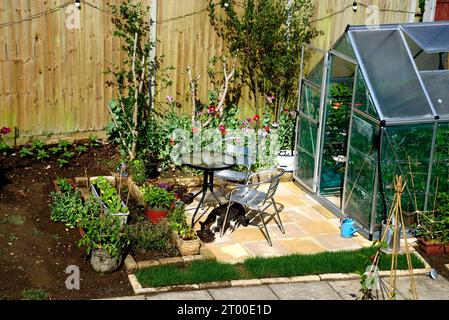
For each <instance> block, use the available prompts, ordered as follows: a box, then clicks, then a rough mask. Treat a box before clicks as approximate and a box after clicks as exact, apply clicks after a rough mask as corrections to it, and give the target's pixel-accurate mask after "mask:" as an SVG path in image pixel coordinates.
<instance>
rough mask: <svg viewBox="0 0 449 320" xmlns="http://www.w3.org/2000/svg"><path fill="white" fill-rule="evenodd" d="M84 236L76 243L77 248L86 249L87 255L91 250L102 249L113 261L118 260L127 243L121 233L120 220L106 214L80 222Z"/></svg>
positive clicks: (125, 236)
mask: <svg viewBox="0 0 449 320" xmlns="http://www.w3.org/2000/svg"><path fill="white" fill-rule="evenodd" d="M80 225H81V227H82V228H83V229H84V232H85V235H84V236H83V237H82V238H81V240H80V241H79V242H78V247H83V246H84V247H86V251H87V254H90V253H91V252H92V250H96V249H103V250H106V252H107V253H108V254H109V255H110V256H111V258H113V259H119V258H120V256H121V255H122V254H123V252H124V251H125V249H126V247H127V245H128V243H129V241H128V238H127V235H126V234H125V233H124V232H122V228H121V223H120V219H119V218H117V217H115V216H112V215H109V214H106V215H100V216H96V217H95V216H89V217H86V218H85V219H83V220H81V223H80Z"/></svg>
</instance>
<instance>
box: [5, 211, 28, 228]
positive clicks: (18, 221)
mask: <svg viewBox="0 0 449 320" xmlns="http://www.w3.org/2000/svg"><path fill="white" fill-rule="evenodd" d="M0 224H10V225H13V226H21V225H24V224H25V218H24V217H22V216H19V215H17V214H13V215H10V216H7V217H5V218H3V219H0Z"/></svg>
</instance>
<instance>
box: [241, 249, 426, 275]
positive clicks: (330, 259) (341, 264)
mask: <svg viewBox="0 0 449 320" xmlns="http://www.w3.org/2000/svg"><path fill="white" fill-rule="evenodd" d="M375 252H376V249H374V248H364V249H360V250H357V251H339V252H323V253H318V254H314V255H300V254H295V255H290V256H285V257H276V258H251V259H248V260H246V261H245V262H244V266H245V269H246V270H247V271H248V273H249V274H250V275H251V276H252V277H253V278H266V277H295V276H307V275H316V274H326V273H363V272H365V270H366V268H367V267H368V266H369V265H370V264H371V259H370V258H371V257H372V256H373V255H374V254H375ZM412 264H413V266H414V268H424V264H423V263H422V262H421V261H420V260H419V259H418V258H417V257H416V256H415V255H412ZM390 265H391V256H390V255H382V256H381V258H380V261H379V269H380V270H390ZM407 268H408V267H407V258H406V256H405V255H400V256H398V269H399V270H404V269H407Z"/></svg>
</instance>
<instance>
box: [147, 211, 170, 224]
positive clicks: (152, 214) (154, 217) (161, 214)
mask: <svg viewBox="0 0 449 320" xmlns="http://www.w3.org/2000/svg"><path fill="white" fill-rule="evenodd" d="M145 214H146V216H147V218H148V220H150V221H151V222H152V223H158V222H160V221H161V220H162V219H165V218H167V216H168V210H167V209H162V208H147V209H145Z"/></svg>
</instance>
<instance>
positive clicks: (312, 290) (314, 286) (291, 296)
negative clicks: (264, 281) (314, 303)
mask: <svg viewBox="0 0 449 320" xmlns="http://www.w3.org/2000/svg"><path fill="white" fill-rule="evenodd" d="M269 287H270V288H271V290H273V292H274V293H275V294H276V295H277V296H278V297H279V298H280V299H281V300H342V298H341V297H340V296H339V295H338V293H337V292H336V291H335V290H334V289H333V288H332V287H331V286H330V285H329V284H328V283H327V282H325V281H320V282H310V283H291V284H270V285H269Z"/></svg>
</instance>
